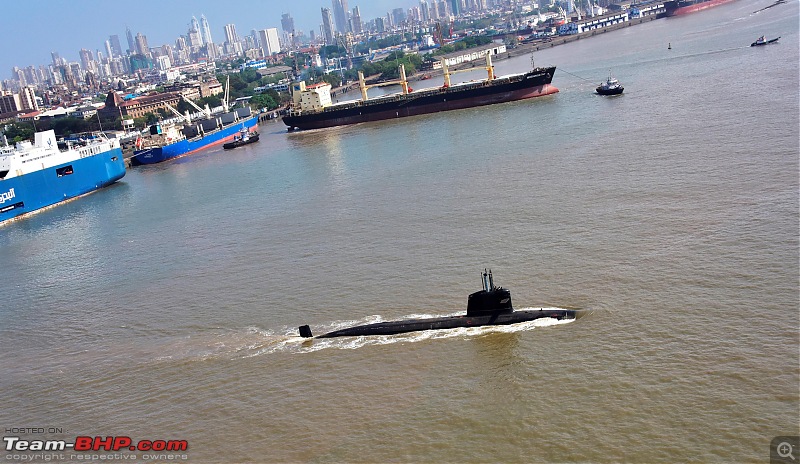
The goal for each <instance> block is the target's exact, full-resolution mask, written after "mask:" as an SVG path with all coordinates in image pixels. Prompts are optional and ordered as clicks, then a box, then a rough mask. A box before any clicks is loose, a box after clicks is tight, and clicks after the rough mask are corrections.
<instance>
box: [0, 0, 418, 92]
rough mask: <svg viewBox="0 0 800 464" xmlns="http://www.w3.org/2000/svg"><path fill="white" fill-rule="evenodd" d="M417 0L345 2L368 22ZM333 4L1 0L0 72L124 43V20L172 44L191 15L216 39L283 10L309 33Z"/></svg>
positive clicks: (269, 21)
mask: <svg viewBox="0 0 800 464" xmlns="http://www.w3.org/2000/svg"><path fill="white" fill-rule="evenodd" d="M418 4H419V2H418V1H417V0H348V7H349V8H350V10H352V9H353V7H354V6H358V7H359V9H360V10H361V17H362V19H363V20H364V21H365V22H366V21H369V20H371V19H373V18H376V17H378V16H383V15H385V14H386V13H387V12H389V11H391V10H392V9H394V8H403V9H408V8H410V7H412V6H415V5H418ZM322 7H326V8H331V1H330V0H231V1H226V0H192V1H187V0H111V1H108V0H105V1H100V0H6V1H3V2H2V16H3V26H2V27H0V43H2V44H3V52H2V53H0V80H3V79H9V78H10V77H11V68H12V67H14V66H19V67H20V68H24V67H26V66H30V65H33V66H36V67H38V66H39V65H46V64H49V63H51V62H52V60H51V59H50V52H51V51H55V52H58V53H59V55H60V56H61V57H62V58H65V59H67V60H68V61H78V50H80V49H81V48H86V49H89V50H92V52H94V51H95V50H100V51H102V52H103V53H105V46H104V42H105V40H106V39H108V36H110V35H113V34H116V35H118V36H119V39H120V44H121V45H122V48H123V50H125V49H127V42H126V39H125V27H126V26H127V27H129V28H130V29H131V32H132V33H133V34H134V36H135V35H136V33H137V32H141V33H142V34H143V35H145V36H147V42H148V44H149V45H150V46H151V47H156V46H159V45H163V44H171V45H174V44H175V39H176V38H177V37H178V36H179V35H181V34H186V31H187V30H188V29H189V27H188V26H189V22H190V21H191V19H192V16H193V15H194V16H196V17H197V19H198V20H199V19H200V15H201V14H204V15H205V16H206V18H207V19H208V23H209V26H210V27H211V35H212V37H213V38H214V42H217V43H222V42H224V41H225V32H224V31H225V29H224V28H225V25H226V24H229V23H233V24H235V25H236V31H237V33H238V34H239V35H240V36H244V35H247V34H249V33H250V31H251V30H252V29H266V28H270V27H275V28H278V31H280V30H281V15H282V14H283V13H289V14H291V15H292V17H294V22H295V28H296V29H298V30H302V31H303V33H304V34H306V35H308V33H309V31H310V30H311V29H314V30H315V31H317V33H319V24H320V23H321V22H322V15H321V14H320V8H322Z"/></svg>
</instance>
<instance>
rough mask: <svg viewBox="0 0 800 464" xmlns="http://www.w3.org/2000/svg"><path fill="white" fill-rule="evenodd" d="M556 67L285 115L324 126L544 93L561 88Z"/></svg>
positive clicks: (299, 125)
mask: <svg viewBox="0 0 800 464" xmlns="http://www.w3.org/2000/svg"><path fill="white" fill-rule="evenodd" d="M555 70H556V68H555V67H551V68H545V69H543V70H539V71H532V72H529V73H526V74H525V75H523V76H522V78H521V79H519V80H514V81H511V82H503V83H498V84H494V83H492V84H482V83H478V84H473V85H466V86H461V85H456V86H453V87H451V88H449V89H435V90H433V91H431V90H421V91H419V92H416V93H415V92H412V93H410V94H408V95H402V96H398V97H396V98H376V99H373V100H368V101H366V102H355V103H353V104H350V105H342V107H341V108H337V107H330V108H329V109H327V110H326V111H323V112H319V113H309V114H301V115H289V116H285V117H284V118H283V122H284V123H285V124H286V125H287V126H288V127H289V130H293V129H321V128H325V127H334V126H343V125H348V124H357V123H362V122H370V121H382V120H386V119H396V118H403V117H408V116H417V115H421V114H428V113H436V112H439V111H450V110H458V109H465V108H472V107H476V106H484V105H493V104H497V103H505V102H510V101H517V100H524V99H527V98H534V97H541V96H545V95H551V94H554V93H556V92H558V89H557V88H556V87H554V86H552V85H550V82H551V81H552V79H553V74H554V73H555ZM498 80H500V79H498Z"/></svg>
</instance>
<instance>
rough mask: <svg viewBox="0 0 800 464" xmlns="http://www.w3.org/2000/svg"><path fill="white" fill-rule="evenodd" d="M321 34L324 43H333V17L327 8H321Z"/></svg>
mask: <svg viewBox="0 0 800 464" xmlns="http://www.w3.org/2000/svg"><path fill="white" fill-rule="evenodd" d="M322 35H323V36H324V38H325V43H326V44H328V45H332V44H333V18H332V17H331V10H330V9H328V8H322Z"/></svg>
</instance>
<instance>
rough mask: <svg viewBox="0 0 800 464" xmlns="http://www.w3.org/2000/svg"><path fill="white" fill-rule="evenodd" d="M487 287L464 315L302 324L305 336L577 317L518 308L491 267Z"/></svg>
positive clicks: (485, 275)
mask: <svg viewBox="0 0 800 464" xmlns="http://www.w3.org/2000/svg"><path fill="white" fill-rule="evenodd" d="M481 276H482V278H483V290H479V291H477V292H475V293H472V294H470V295H469V297H468V298H467V314H465V315H462V316H445V317H432V318H424V319H406V320H401V321H387V322H377V323H374V324H365V325H358V326H355V327H350V328H346V329H340V330H334V331H333V332H328V333H325V334H322V335H317V336H316V337H314V335H313V334H312V333H311V328H310V327H309V326H308V325H304V326H300V327H299V330H300V336H301V337H303V338H312V337H313V338H331V337H360V336H364V335H395V334H400V333H406V332H418V331H422V330H440V329H455V328H458V327H481V326H486V325H508V324H516V323H518V322H527V321H532V320H535V319H541V318H546V317H550V318H553V319H558V320H564V319H575V318H576V317H577V310H574V309H560V308H559V309H544V308H542V309H538V310H525V311H514V308H513V306H512V305H511V292H510V291H508V290H507V289H505V288H503V287H497V286H495V285H494V278H493V277H492V271H491V270H488V271H487V270H486V269H484V270H483V273H482V274H481Z"/></svg>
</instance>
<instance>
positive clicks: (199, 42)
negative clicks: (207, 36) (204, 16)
mask: <svg viewBox="0 0 800 464" xmlns="http://www.w3.org/2000/svg"><path fill="white" fill-rule="evenodd" d="M190 24H191V25H190V26H189V42H190V45H191V46H192V47H202V46H203V34H202V33H201V32H200V23H199V22H198V21H197V18H195V17H194V16H192V22H191V23H190Z"/></svg>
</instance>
